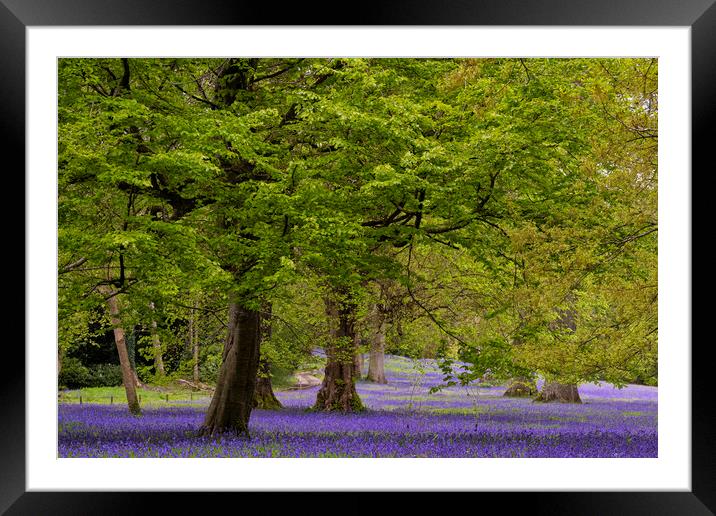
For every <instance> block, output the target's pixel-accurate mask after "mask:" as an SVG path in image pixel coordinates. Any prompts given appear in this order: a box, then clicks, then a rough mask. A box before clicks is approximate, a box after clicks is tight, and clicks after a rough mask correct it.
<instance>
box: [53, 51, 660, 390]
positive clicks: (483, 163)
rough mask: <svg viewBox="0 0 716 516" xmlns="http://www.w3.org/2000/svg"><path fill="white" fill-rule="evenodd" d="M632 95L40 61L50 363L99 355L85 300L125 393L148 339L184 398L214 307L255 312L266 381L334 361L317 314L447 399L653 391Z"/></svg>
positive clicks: (620, 79)
mask: <svg viewBox="0 0 716 516" xmlns="http://www.w3.org/2000/svg"><path fill="white" fill-rule="evenodd" d="M657 74H658V65H657V61H656V60H653V59H641V58H640V59H612V58H609V59H601V58H594V59H592V58H590V59H514V58H496V59H493V58H490V59H393V58H346V59H343V58H328V59H326V58H300V59H297V58H232V59H220V58H216V59H214V58H212V59H61V60H60V61H59V64H58V86H59V88H58V115H59V120H58V124H59V140H58V171H59V177H58V179H59V183H58V263H59V270H58V284H59V285H58V286H59V287H60V288H59V292H60V294H59V299H58V314H59V356H60V357H62V356H64V355H66V354H68V353H71V351H72V350H73V348H76V347H77V346H79V343H81V342H83V341H87V340H88V339H90V338H91V337H92V336H91V333H92V332H97V331H106V330H107V329H108V321H107V320H106V318H105V317H104V316H103V315H102V313H103V312H104V311H105V310H106V307H105V304H106V299H105V296H102V295H100V294H99V288H98V287H99V286H109V287H111V290H112V292H113V293H114V295H116V296H117V299H118V302H119V305H120V309H121V323H122V326H123V327H124V328H125V329H129V328H135V327H136V328H141V329H142V331H143V332H144V333H143V335H145V336H144V337H142V338H141V339H140V341H139V342H138V345H137V349H138V355H137V357H138V360H139V362H140V363H139V364H138V366H137V369H138V372H139V375H140V377H141V378H142V379H143V380H151V381H155V378H154V377H153V375H154V373H155V371H154V370H153V369H152V366H151V364H152V362H153V360H154V357H155V355H156V353H157V349H156V348H155V347H154V346H153V345H152V342H151V339H150V338H149V337H147V336H146V335H148V332H149V328H151V327H152V326H153V324H156V327H157V329H156V334H157V335H158V336H159V341H160V349H161V353H162V355H163V358H165V366H166V368H167V372H168V378H169V379H170V378H177V377H190V376H191V375H192V374H193V354H192V350H191V349H190V341H191V339H192V338H193V337H191V338H190V335H189V333H190V332H189V321H190V320H191V321H192V323H191V324H192V325H194V327H196V328H198V333H197V335H198V337H197V338H198V339H199V342H200V360H199V367H200V378H201V380H202V381H205V382H211V381H215V379H216V376H217V373H218V370H219V367H220V363H221V354H222V351H223V340H224V337H225V334H224V333H223V332H224V331H225V329H224V328H223V326H222V324H224V321H225V320H226V310H225V306H226V303H227V300H228V299H229V297H232V296H233V297H235V298H236V299H238V300H239V301H240V302H241V303H242V304H243V305H245V306H246V307H250V308H253V309H256V310H262V309H263V307H265V306H266V305H267V304H270V305H271V306H272V315H273V317H272V322H271V329H272V330H271V334H270V337H269V336H267V338H266V339H265V341H264V342H263V343H262V350H261V352H262V355H263V356H264V357H266V358H267V359H268V361H269V363H270V364H271V367H272V371H273V373H274V380H278V381H280V380H279V379H280V378H281V377H282V375H283V374H284V373H285V372H288V371H295V370H296V369H297V368H299V367H301V366H302V363H304V362H305V360H306V359H307V357H310V354H311V352H312V351H313V350H314V349H315V348H318V347H323V348H326V349H327V348H329V347H331V346H332V347H333V348H334V350H335V351H336V353H339V354H341V356H340V359H341V360H343V361H346V362H348V361H350V360H351V359H352V356H351V355H352V346H353V343H352V342H342V343H338V342H334V341H331V339H330V335H331V330H330V324H332V323H331V321H330V320H329V318H328V317H327V316H326V313H325V312H326V306H325V301H326V299H332V300H333V302H335V303H338V304H339V305H341V306H344V307H347V306H350V307H351V308H350V309H351V311H352V314H353V318H354V319H355V321H354V323H355V325H356V328H357V330H358V333H359V334H360V335H361V336H362V337H363V338H364V339H366V340H367V341H369V340H370V337H371V335H372V334H373V333H374V332H375V321H374V319H375V315H374V312H375V307H377V306H379V307H381V308H380V310H381V314H382V315H381V317H383V319H384V324H385V331H386V334H387V351H388V352H392V353H398V354H402V355H404V356H410V357H416V358H420V357H441V358H442V359H444V360H445V364H446V365H447V364H450V363H451V361H455V360H462V361H465V362H468V363H469V364H471V366H470V368H469V370H466V371H463V372H462V373H461V375H460V376H459V377H457V378H456V379H453V380H454V381H459V382H461V383H464V384H467V383H469V382H472V381H474V380H476V379H478V378H480V379H483V380H484V379H485V378H487V377H489V378H491V379H492V380H493V381H498V380H499V379H502V378H509V377H512V376H531V375H534V374H540V375H542V376H544V377H545V378H547V379H554V380H559V381H565V382H566V381H569V382H572V381H577V380H579V381H596V380H607V381H610V382H614V383H617V384H620V383H624V382H628V381H635V380H638V381H641V382H644V383H655V382H656V381H657V376H656V372H657V367H656V364H657V359H656V357H657V340H656V337H657V328H658V325H657V298H656V293H657V279H658V278H657V268H656V265H657V227H658V226H657V190H658V189H657V154H656V148H657V137H658V131H657V119H658V92H657V88H656V85H657ZM195 303H199V305H201V306H200V308H193V307H194V306H195ZM150 306H151V307H153V308H150ZM371 314H373V315H371ZM565 314H569V318H570V321H569V323H566V322H565V317H564V315H565ZM371 318H373V319H371ZM97 328H99V329H97ZM334 340H335V339H334ZM337 344H341V345H337ZM75 366H76V364H75ZM75 366H71V367H70V369H69V371H72V367H75ZM63 368H64V366H63ZM75 369H76V370H77V371H81V370H80V369H79V368H77V367H75ZM68 374H69V373H68ZM77 374H78V375H80V376H81V374H82V373H81V372H79V373H77Z"/></svg>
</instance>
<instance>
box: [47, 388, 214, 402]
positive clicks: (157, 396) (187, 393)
mask: <svg viewBox="0 0 716 516" xmlns="http://www.w3.org/2000/svg"><path fill="white" fill-rule="evenodd" d="M137 395H138V396H139V399H140V403H141V404H142V406H145V405H147V406H152V405H164V406H166V405H186V404H187V403H192V402H196V403H199V402H207V403H208V401H209V400H210V399H211V393H209V392H206V391H200V392H197V391H193V390H191V389H188V388H182V387H175V386H167V387H162V388H161V390H156V389H144V388H137ZM80 398H81V400H82V403H97V404H101V405H111V404H121V403H127V395H126V393H125V391H124V387H123V386H121V385H120V386H117V387H86V388H83V389H77V390H71V391H60V393H59V396H58V398H57V399H58V401H59V402H61V403H80ZM167 399H168V401H167Z"/></svg>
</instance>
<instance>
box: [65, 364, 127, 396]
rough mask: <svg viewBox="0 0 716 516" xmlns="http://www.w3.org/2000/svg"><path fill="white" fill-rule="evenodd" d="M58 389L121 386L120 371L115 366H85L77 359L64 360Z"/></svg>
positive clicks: (117, 366)
mask: <svg viewBox="0 0 716 516" xmlns="http://www.w3.org/2000/svg"><path fill="white" fill-rule="evenodd" d="M58 383H59V387H60V389H62V388H66V389H80V388H82V387H114V386H116V385H121V384H122V370H121V369H120V367H119V365H117V364H93V365H90V366H85V365H83V364H82V362H81V361H80V360H79V359H77V358H71V357H70V358H66V359H65V360H64V361H63V364H62V369H61V370H60V375H59V379H58Z"/></svg>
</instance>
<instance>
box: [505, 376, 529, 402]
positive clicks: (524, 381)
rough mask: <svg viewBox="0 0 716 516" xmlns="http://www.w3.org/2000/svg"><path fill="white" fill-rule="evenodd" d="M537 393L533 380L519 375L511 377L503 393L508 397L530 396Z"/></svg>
mask: <svg viewBox="0 0 716 516" xmlns="http://www.w3.org/2000/svg"><path fill="white" fill-rule="evenodd" d="M536 394H537V385H536V383H535V382H534V380H531V379H529V378H526V377H524V376H520V377H517V378H513V379H512V380H511V381H510V385H509V386H508V387H507V390H506V391H505V393H504V394H503V396H506V397H508V398H531V397H532V396H534V395H536Z"/></svg>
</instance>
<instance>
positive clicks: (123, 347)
mask: <svg viewBox="0 0 716 516" xmlns="http://www.w3.org/2000/svg"><path fill="white" fill-rule="evenodd" d="M99 291H100V293H102V294H103V295H109V294H110V293H111V290H110V288H109V287H108V286H106V285H102V286H101V287H100V289H99ZM107 309H108V311H109V320H110V322H111V323H112V328H113V330H114V342H115V344H116V346H117V353H118V354H119V365H120V368H121V369H122V384H123V385H124V391H125V393H126V394H127V406H128V407H129V412H130V413H132V414H134V415H136V416H138V415H140V414H141V413H142V410H141V408H140V407H139V399H138V398H137V390H136V383H135V382H136V379H135V373H134V370H133V369H132V364H131V363H130V361H129V353H128V352H127V342H126V340H125V336H124V329H123V328H122V321H121V320H120V318H119V303H118V302H117V296H111V297H109V298H108V299H107Z"/></svg>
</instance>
